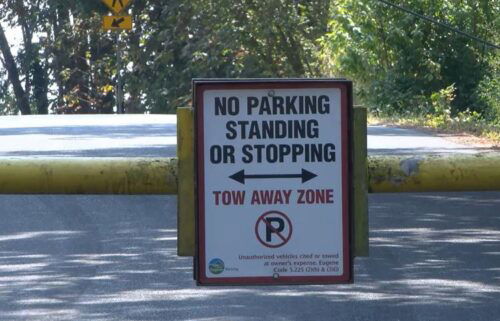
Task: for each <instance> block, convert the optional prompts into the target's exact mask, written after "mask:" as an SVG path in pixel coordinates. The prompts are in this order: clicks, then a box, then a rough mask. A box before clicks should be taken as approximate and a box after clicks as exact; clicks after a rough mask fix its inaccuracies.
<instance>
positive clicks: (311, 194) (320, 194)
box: [297, 189, 333, 204]
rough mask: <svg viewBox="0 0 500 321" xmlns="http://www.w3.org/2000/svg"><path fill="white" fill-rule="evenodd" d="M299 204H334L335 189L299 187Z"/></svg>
mask: <svg viewBox="0 0 500 321" xmlns="http://www.w3.org/2000/svg"><path fill="white" fill-rule="evenodd" d="M297 193H298V198H297V204H332V203H333V189H298V190H297Z"/></svg>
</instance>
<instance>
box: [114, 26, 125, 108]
mask: <svg viewBox="0 0 500 321" xmlns="http://www.w3.org/2000/svg"><path fill="white" fill-rule="evenodd" d="M115 45H116V72H117V75H116V87H115V93H116V113H117V114H124V113H125V110H124V108H123V77H122V51H121V49H120V33H118V32H117V33H116V34H115Z"/></svg>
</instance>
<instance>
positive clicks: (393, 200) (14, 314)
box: [0, 115, 500, 321]
mask: <svg viewBox="0 0 500 321" xmlns="http://www.w3.org/2000/svg"><path fill="white" fill-rule="evenodd" d="M475 151H476V150H475V149H473V148H470V147H467V146H461V145H457V144H453V143H450V142H448V141H445V140H443V139H441V138H437V137H432V136H430V135H428V134H425V133H421V132H418V131H412V130H404V129H397V128H387V127H371V128H369V152H370V153H372V154H374V153H404V154H410V153H421V152H425V153H457V152H467V153H471V152H475ZM49 155H50V156H67V157H75V156H174V155H175V118H173V117H172V116H143V115H138V116H135V115H126V116H98V117H95V116H71V117H68V116H66V117H55V116H50V117H36V116H33V117H23V118H18V117H3V118H0V156H49ZM175 208H176V197H175V196H12V195H2V196H0V214H1V215H0V218H1V220H2V221H1V223H0V320H51V321H52V320H92V321H97V320H103V321H104V320H106V321H110V320H204V321H209V320H210V321H212V320H236V321H239V320H242V321H243V320H245V321H247V320H300V321H304V320H405V321H406V320H453V321H456V320H464V321H465V320H467V321H469V320H482V321H485V320H498V316H499V315H500V306H499V304H498V302H500V192H481V193H439V194H436V193H420V194H373V195H370V242H371V253H370V257H369V258H362V259H356V261H355V283H354V284H352V285H322V286H280V287H255V286H254V287H215V288H213V287H212V288H199V287H196V286H195V284H194V282H193V280H192V269H191V266H192V261H191V259H190V258H179V257H177V256H176V213H175Z"/></svg>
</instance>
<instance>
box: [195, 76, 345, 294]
mask: <svg viewBox="0 0 500 321" xmlns="http://www.w3.org/2000/svg"><path fill="white" fill-rule="evenodd" d="M351 86H352V85H351V83H350V82H349V81H345V80H262V81H258V80H242V81H236V80H195V81H194V98H195V116H196V137H197V145H196V157H195V159H196V160H197V197H198V202H197V205H198V210H197V234H196V235H197V253H196V279H197V282H198V284H200V285H214V284H324V283H348V282H351V280H352V251H351V242H350V239H351V238H350V230H351V225H350V221H351V206H350V198H351V192H350V190H351V175H350V171H351V157H350V155H351V153H350V138H349V132H350V126H351V125H350V124H351V118H350V117H351V116H350V115H351V112H352V103H351V102H352V99H351V97H352V94H351V91H352V89H351Z"/></svg>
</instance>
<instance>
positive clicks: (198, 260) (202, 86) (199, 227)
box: [193, 78, 353, 285]
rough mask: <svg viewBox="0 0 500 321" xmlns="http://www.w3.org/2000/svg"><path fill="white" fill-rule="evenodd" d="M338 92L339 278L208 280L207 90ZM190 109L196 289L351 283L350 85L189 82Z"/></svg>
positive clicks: (340, 81)
mask: <svg viewBox="0 0 500 321" xmlns="http://www.w3.org/2000/svg"><path fill="white" fill-rule="evenodd" d="M302 88H338V89H340V91H341V99H340V100H341V102H340V107H341V118H342V119H341V135H342V137H341V142H342V222H343V224H342V233H343V237H342V239H343V271H344V272H343V274H342V275H340V276H280V277H279V278H277V279H276V278H273V277H272V276H269V277H264V276H262V277H261V276H258V277H217V278H213V277H209V276H207V275H206V266H205V259H206V258H205V235H204V232H205V185H204V178H205V176H204V172H205V164H204V154H203V151H204V122H203V120H204V108H203V104H204V101H203V95H204V92H205V91H207V90H238V89H239V90H245V89H302ZM193 109H194V115H195V137H196V143H195V171H196V195H197V202H196V217H195V227H196V253H195V257H194V262H193V263H194V277H195V279H196V282H197V285H293V284H335V283H352V282H353V251H352V234H353V233H352V215H351V213H352V175H351V173H352V169H351V168H352V153H351V149H352V145H351V144H352V140H351V138H350V136H351V135H350V133H351V131H352V128H351V127H352V109H353V104H352V82H351V81H349V80H346V79H274V78H271V79H193Z"/></svg>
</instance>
